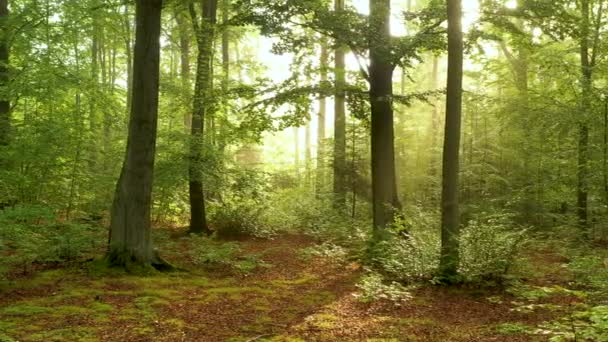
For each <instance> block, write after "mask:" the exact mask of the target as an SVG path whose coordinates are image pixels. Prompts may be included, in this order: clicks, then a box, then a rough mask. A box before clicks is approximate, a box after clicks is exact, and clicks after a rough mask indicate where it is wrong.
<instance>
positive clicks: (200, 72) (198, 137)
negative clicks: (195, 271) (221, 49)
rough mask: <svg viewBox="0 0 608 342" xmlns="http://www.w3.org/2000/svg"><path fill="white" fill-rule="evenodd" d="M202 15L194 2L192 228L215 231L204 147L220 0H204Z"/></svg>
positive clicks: (209, 108)
mask: <svg viewBox="0 0 608 342" xmlns="http://www.w3.org/2000/svg"><path fill="white" fill-rule="evenodd" d="M201 7H202V18H201V22H200V24H199V22H198V19H197V15H196V11H195V8H194V5H191V6H190V15H191V17H192V24H193V27H194V32H195V33H196V40H197V47H198V58H197V69H196V84H195V86H194V103H193V109H194V112H193V115H192V129H191V137H192V139H191V142H190V168H189V174H190V183H189V193H190V232H191V233H195V234H211V230H209V227H208V226H207V215H206V210H205V196H204V191H203V172H202V169H203V165H201V163H202V160H203V147H204V144H205V140H204V134H203V132H205V120H206V118H207V116H208V115H209V114H210V112H211V100H212V91H213V69H212V66H213V40H214V37H215V25H216V21H217V0H201Z"/></svg>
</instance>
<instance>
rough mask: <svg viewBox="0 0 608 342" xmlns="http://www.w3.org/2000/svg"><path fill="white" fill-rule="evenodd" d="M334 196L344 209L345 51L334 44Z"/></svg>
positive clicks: (340, 6)
mask: <svg viewBox="0 0 608 342" xmlns="http://www.w3.org/2000/svg"><path fill="white" fill-rule="evenodd" d="M334 5H335V8H334V9H335V11H336V13H337V14H340V13H341V12H343V11H344V0H335V4H334ZM334 58H335V61H334V63H335V65H334V77H335V91H336V95H335V100H334V167H333V170H334V196H335V199H334V200H335V205H336V207H337V208H340V209H344V208H345V207H346V92H345V87H346V69H345V59H344V58H345V49H344V46H343V45H341V44H336V49H335V51H334Z"/></svg>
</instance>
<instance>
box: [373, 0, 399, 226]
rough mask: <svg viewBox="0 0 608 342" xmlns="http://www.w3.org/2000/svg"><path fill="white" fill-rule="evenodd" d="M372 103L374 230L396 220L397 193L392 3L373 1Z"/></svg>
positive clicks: (380, 0)
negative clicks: (391, 38) (391, 47)
mask: <svg viewBox="0 0 608 342" xmlns="http://www.w3.org/2000/svg"><path fill="white" fill-rule="evenodd" d="M370 21H371V30H372V31H373V32H376V34H375V35H374V36H373V37H372V39H371V41H370V68H369V83H370V103H371V109H372V120H371V121H372V122H371V126H372V127H371V136H372V137H371V145H372V146H371V150H372V165H371V167H372V194H373V217H374V228H375V229H374V231H375V232H376V233H378V232H380V230H381V229H383V228H386V227H387V226H389V225H390V224H392V223H393V221H394V216H395V208H398V207H399V206H400V205H399V200H398V197H397V191H396V177H395V146H394V131H393V129H394V128H393V103H392V96H393V71H394V65H392V63H391V62H390V50H389V46H390V0H370Z"/></svg>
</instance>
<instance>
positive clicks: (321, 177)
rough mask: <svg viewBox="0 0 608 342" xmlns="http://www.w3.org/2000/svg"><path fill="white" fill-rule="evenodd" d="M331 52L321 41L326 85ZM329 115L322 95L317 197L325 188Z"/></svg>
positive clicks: (319, 124)
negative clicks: (326, 120) (327, 119)
mask: <svg viewBox="0 0 608 342" xmlns="http://www.w3.org/2000/svg"><path fill="white" fill-rule="evenodd" d="M328 60H329V54H328V51H327V42H325V41H323V42H322V43H321V65H320V68H321V86H322V87H324V86H325V84H326V83H327V68H328V64H329V63H328ZM326 116H327V99H326V98H325V97H324V96H321V98H320V99H319V116H318V121H319V123H318V125H317V176H316V181H317V184H316V194H317V198H318V197H319V196H320V195H321V193H322V192H323V190H324V188H325V130H326V129H325V118H326Z"/></svg>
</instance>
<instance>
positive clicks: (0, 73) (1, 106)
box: [0, 0, 11, 146]
mask: <svg viewBox="0 0 608 342" xmlns="http://www.w3.org/2000/svg"><path fill="white" fill-rule="evenodd" d="M8 15H9V12H8V0H0V88H1V91H2V94H1V95H0V146H3V145H7V144H8V142H9V134H10V127H11V123H10V115H11V113H10V112H11V104H10V101H9V97H8V89H7V88H8V82H9V69H8V65H9V36H8Z"/></svg>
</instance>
